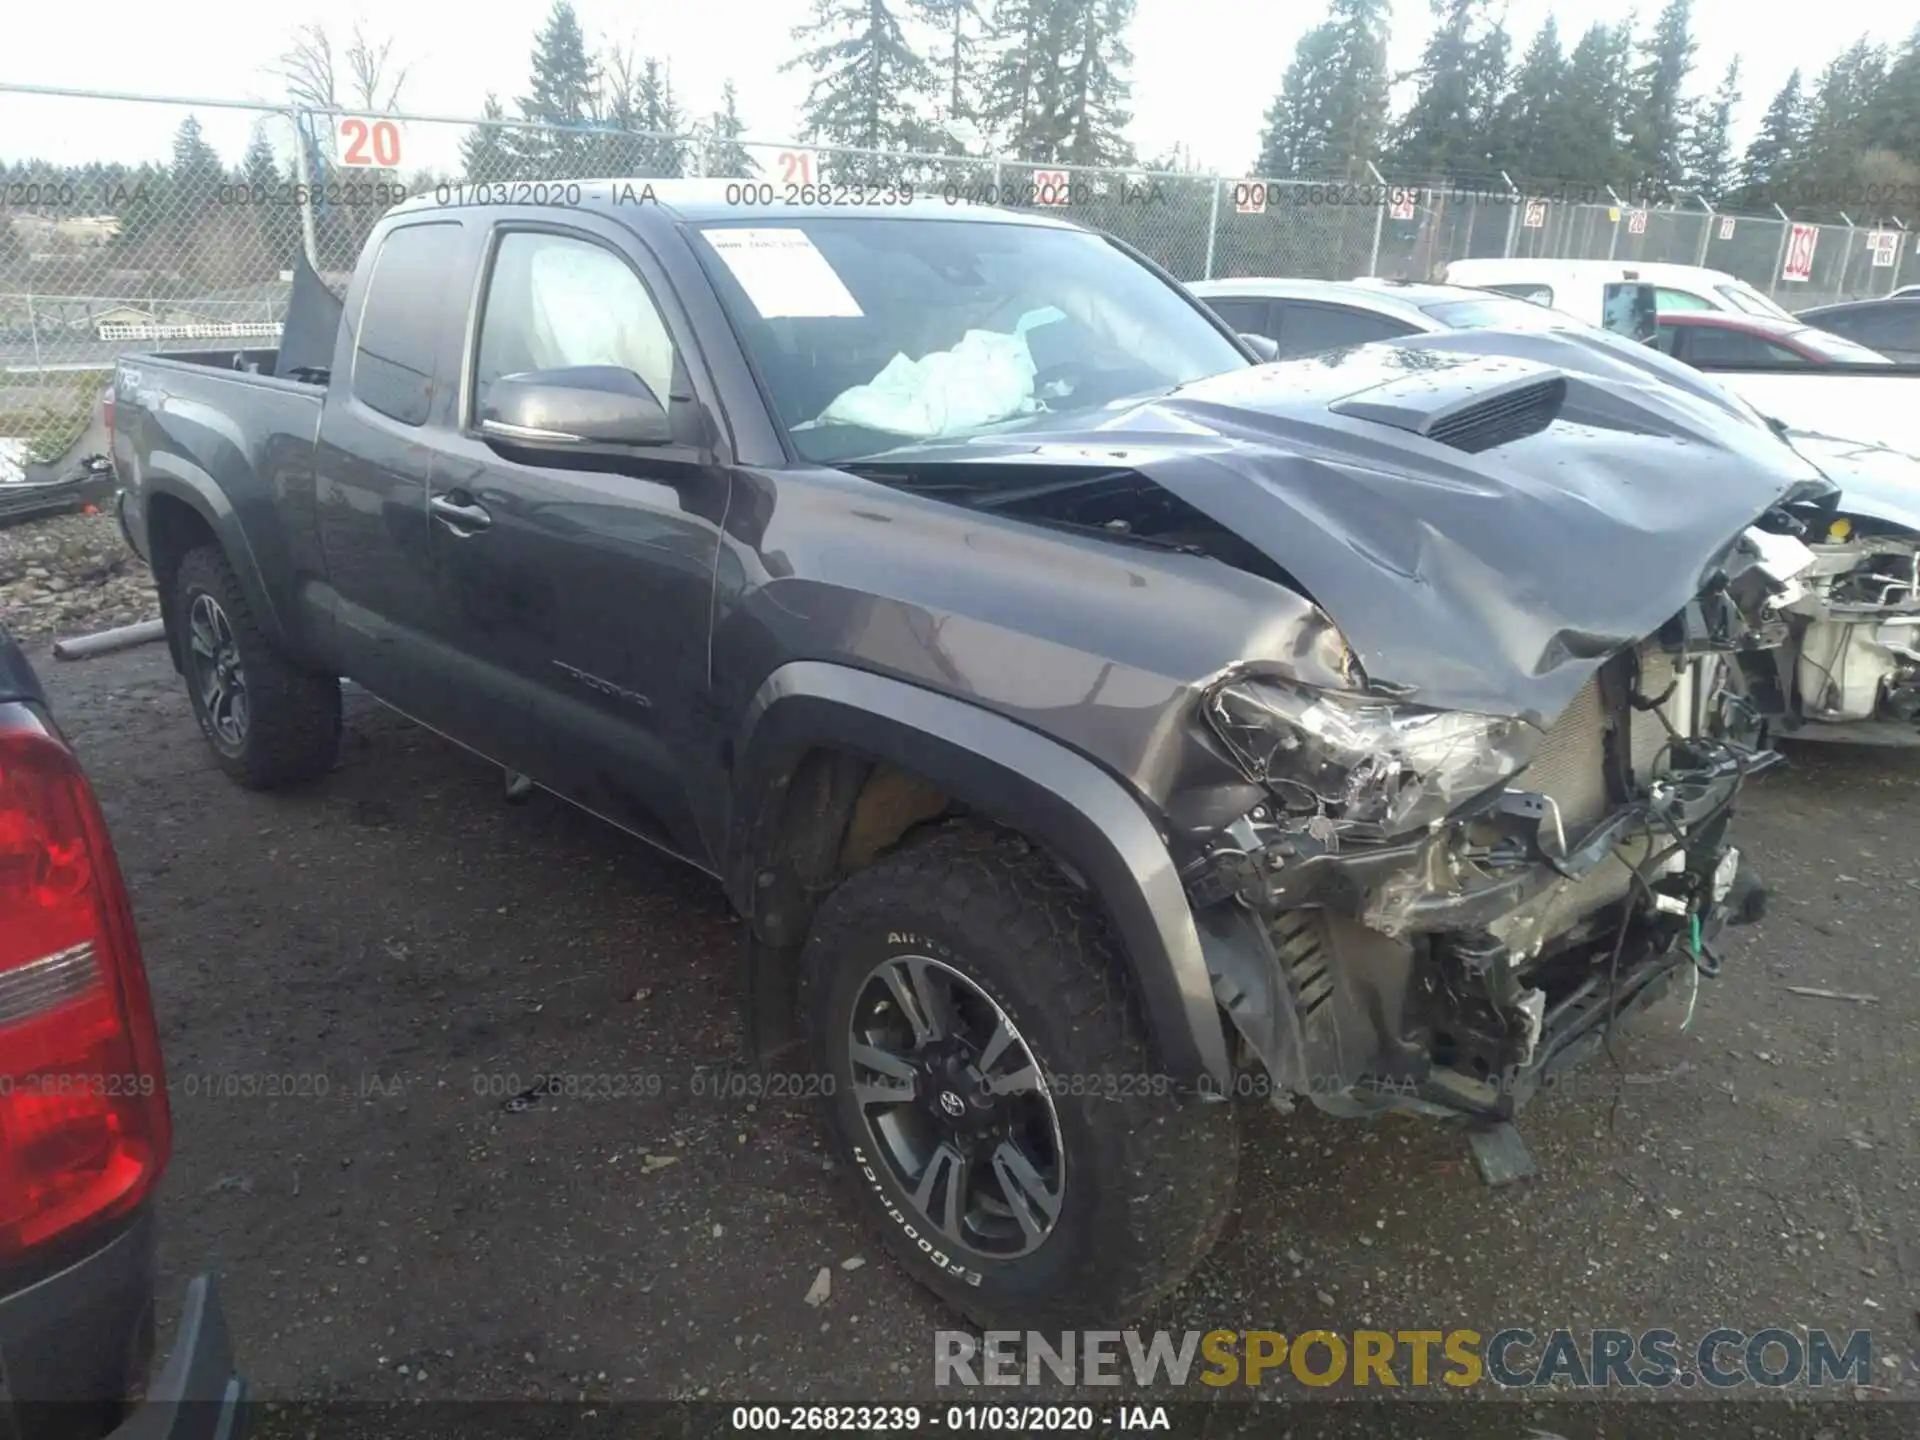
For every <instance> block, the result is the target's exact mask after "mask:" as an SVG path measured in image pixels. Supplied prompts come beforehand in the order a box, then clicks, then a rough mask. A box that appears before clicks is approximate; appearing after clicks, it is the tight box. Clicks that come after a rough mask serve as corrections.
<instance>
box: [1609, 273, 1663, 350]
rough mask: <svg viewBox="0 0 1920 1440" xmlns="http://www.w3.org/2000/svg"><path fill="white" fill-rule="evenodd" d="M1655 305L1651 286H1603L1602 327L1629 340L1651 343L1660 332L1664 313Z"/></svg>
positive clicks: (1627, 284) (1638, 284)
mask: <svg viewBox="0 0 1920 1440" xmlns="http://www.w3.org/2000/svg"><path fill="white" fill-rule="evenodd" d="M1655 303H1656V302H1655V300H1654V289H1653V286H1651V285H1643V284H1640V283H1638V282H1635V281H1628V282H1625V283H1622V284H1619V285H1605V286H1602V287H1601V291H1600V324H1601V326H1602V327H1603V328H1604V329H1607V330H1611V331H1613V333H1614V334H1616V335H1624V336H1626V337H1627V338H1628V339H1629V340H1638V341H1641V342H1642V343H1647V342H1651V341H1652V340H1653V339H1655V338H1656V337H1657V336H1658V335H1659V333H1660V314H1659V311H1658V310H1657V309H1656V308H1655Z"/></svg>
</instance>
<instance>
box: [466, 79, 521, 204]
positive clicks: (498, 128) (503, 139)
mask: <svg viewBox="0 0 1920 1440" xmlns="http://www.w3.org/2000/svg"><path fill="white" fill-rule="evenodd" d="M480 116H481V118H482V119H483V120H504V119H506V111H505V110H503V109H502V108H501V106H500V100H499V97H498V96H496V95H493V94H491V93H489V94H488V96H487V99H486V103H485V104H483V105H482V106H481V107H480ZM513 174H514V153H513V132H512V131H511V130H510V129H509V128H508V127H507V126H504V125H476V126H474V127H473V129H471V130H469V131H468V132H467V133H466V135H465V136H464V137H462V139H461V141H460V175H461V178H462V179H465V180H472V181H479V182H486V181H491V180H507V179H511V178H512V177H513Z"/></svg>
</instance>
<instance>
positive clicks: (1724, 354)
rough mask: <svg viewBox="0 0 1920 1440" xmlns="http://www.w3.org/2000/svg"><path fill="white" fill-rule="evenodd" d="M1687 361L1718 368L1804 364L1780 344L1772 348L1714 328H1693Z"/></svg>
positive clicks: (1751, 337) (1745, 334)
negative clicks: (1783, 363)
mask: <svg viewBox="0 0 1920 1440" xmlns="http://www.w3.org/2000/svg"><path fill="white" fill-rule="evenodd" d="M1687 358H1688V359H1689V360H1693V361H1697V362H1706V363H1709V364H1719V365H1778V364H1780V363H1781V362H1783V361H1784V362H1787V363H1790V364H1796V365H1804V364H1805V363H1806V361H1805V360H1804V359H1802V358H1801V357H1800V356H1798V355H1796V354H1794V353H1793V351H1791V350H1789V349H1787V348H1786V347H1785V346H1783V345H1775V344H1772V343H1770V342H1769V341H1767V340H1764V339H1762V338H1761V337H1760V336H1758V335H1752V334H1749V333H1748V332H1746V331H1745V330H1728V329H1723V328H1722V327H1720V326H1718V325H1697V326H1695V327H1694V331H1693V335H1692V337H1691V343H1690V344H1689V345H1688V346H1687Z"/></svg>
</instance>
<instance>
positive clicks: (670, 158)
mask: <svg viewBox="0 0 1920 1440" xmlns="http://www.w3.org/2000/svg"><path fill="white" fill-rule="evenodd" d="M638 98H639V101H640V116H639V119H640V128H641V129H642V130H651V131H653V132H654V135H653V136H652V137H649V138H646V139H644V140H642V142H641V146H640V155H641V164H642V165H643V166H644V167H645V168H644V169H642V170H641V172H640V173H641V174H643V175H650V176H656V177H660V178H663V179H668V178H673V177H677V176H680V175H684V174H686V173H687V142H686V140H685V139H684V138H682V132H683V131H685V129H686V125H687V120H686V116H684V115H683V114H681V113H680V106H679V103H678V102H677V101H675V100H674V98H673V76H672V75H671V74H670V73H669V71H668V70H667V67H666V66H665V65H664V64H663V63H662V62H661V61H659V60H657V59H655V58H654V57H653V56H651V55H649V56H648V57H647V58H646V59H645V60H644V61H643V62H642V63H641V66H640V86H639V95H638Z"/></svg>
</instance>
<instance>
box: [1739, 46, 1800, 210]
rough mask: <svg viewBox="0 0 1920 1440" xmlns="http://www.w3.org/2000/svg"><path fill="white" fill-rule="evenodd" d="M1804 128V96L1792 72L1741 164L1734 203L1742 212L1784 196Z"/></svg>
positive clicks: (1796, 73) (1797, 163)
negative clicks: (1737, 191) (1738, 188)
mask: <svg viewBox="0 0 1920 1440" xmlns="http://www.w3.org/2000/svg"><path fill="white" fill-rule="evenodd" d="M1806 125H1807V105H1806V96H1805V94H1804V93H1803V92H1802V90H1801V88H1800V72H1799V71H1798V70H1795V71H1794V72H1793V73H1792V74H1791V75H1789V76H1787V82H1786V84H1784V85H1782V86H1781V87H1780V89H1779V91H1778V93H1776V94H1775V95H1774V97H1773V99H1772V101H1771V102H1770V103H1769V104H1768V105H1767V113H1766V114H1765V115H1763V116H1762V117H1761V119H1760V133H1759V134H1757V135H1755V136H1754V137H1753V140H1752V143H1750V144H1749V145H1748V146H1747V153H1746V155H1745V156H1744V157H1743V158H1742V160H1741V162H1740V190H1739V193H1738V195H1737V196H1736V202H1737V203H1738V204H1739V205H1740V206H1741V207H1742V208H1743V209H1758V208H1760V207H1761V206H1764V205H1769V204H1776V203H1778V201H1779V200H1780V199H1781V198H1782V197H1783V196H1784V193H1785V190H1786V187H1787V186H1788V185H1789V184H1790V183H1791V182H1792V179H1793V175H1794V172H1795V171H1796V170H1798V169H1799V167H1800V163H1801V159H1802V157H1803V156H1804V155H1805V153H1806V144H1807V130H1806Z"/></svg>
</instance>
